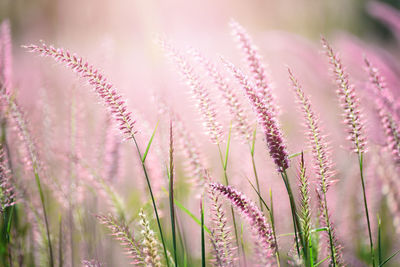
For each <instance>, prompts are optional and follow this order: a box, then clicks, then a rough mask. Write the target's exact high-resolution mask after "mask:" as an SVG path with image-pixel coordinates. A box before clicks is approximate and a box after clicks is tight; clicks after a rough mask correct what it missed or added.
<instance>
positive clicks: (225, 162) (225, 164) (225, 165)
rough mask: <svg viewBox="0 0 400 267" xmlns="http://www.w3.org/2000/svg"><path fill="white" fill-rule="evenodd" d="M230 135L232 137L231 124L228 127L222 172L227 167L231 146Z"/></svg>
mask: <svg viewBox="0 0 400 267" xmlns="http://www.w3.org/2000/svg"><path fill="white" fill-rule="evenodd" d="M231 135H232V123H231V124H230V126H229V133H228V142H227V143H226V151H225V160H224V171H226V168H227V167H228V156H229V147H230V144H231Z"/></svg>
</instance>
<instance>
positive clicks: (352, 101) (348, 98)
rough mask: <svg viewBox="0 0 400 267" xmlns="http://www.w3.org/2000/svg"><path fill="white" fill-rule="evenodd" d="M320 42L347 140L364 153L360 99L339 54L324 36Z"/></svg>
mask: <svg viewBox="0 0 400 267" xmlns="http://www.w3.org/2000/svg"><path fill="white" fill-rule="evenodd" d="M321 42H322V46H323V47H324V49H325V51H326V55H327V57H328V59H329V62H330V64H331V65H332V72H333V75H334V78H335V81H336V84H337V90H336V93H337V95H338V97H339V102H340V105H341V107H342V109H343V118H344V123H345V124H346V125H347V132H348V140H349V141H351V143H352V146H353V150H354V152H355V153H356V154H358V155H360V154H363V153H365V146H366V137H365V133H364V122H363V120H362V115H361V111H360V103H359V102H360V100H359V99H358V97H357V95H356V91H355V87H354V85H352V84H350V82H349V74H348V73H347V72H346V70H345V68H344V66H343V64H342V61H341V59H340V58H339V55H338V54H337V53H336V52H335V51H334V50H333V48H332V47H331V45H330V44H329V43H328V41H327V40H326V39H325V38H324V37H322V38H321Z"/></svg>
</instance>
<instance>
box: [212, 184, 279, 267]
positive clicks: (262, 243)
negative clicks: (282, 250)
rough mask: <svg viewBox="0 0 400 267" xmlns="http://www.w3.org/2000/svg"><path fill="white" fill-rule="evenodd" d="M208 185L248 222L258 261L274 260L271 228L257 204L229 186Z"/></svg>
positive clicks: (269, 261)
mask: <svg viewBox="0 0 400 267" xmlns="http://www.w3.org/2000/svg"><path fill="white" fill-rule="evenodd" d="M209 187H210V190H213V191H216V192H218V193H220V194H222V195H223V196H224V197H225V198H226V199H227V200H228V201H230V203H231V204H232V206H233V207H235V208H236V209H237V210H238V211H239V212H240V215H241V216H242V217H243V218H244V219H245V220H246V221H247V222H248V223H249V224H250V225H249V227H250V228H251V230H252V232H253V234H254V238H255V240H256V243H257V244H258V247H257V253H258V254H259V255H260V256H261V257H260V258H259V261H260V262H263V263H271V262H272V261H274V253H275V251H274V248H275V242H274V238H273V235H272V230H271V228H270V226H269V225H268V223H267V221H266V219H265V217H264V215H263V213H262V212H261V211H260V209H259V208H258V207H257V205H256V204H255V203H254V202H253V201H251V200H250V199H249V198H248V197H247V196H245V195H244V194H242V193H241V192H239V191H237V190H236V189H234V188H233V187H231V186H225V185H222V184H219V183H209Z"/></svg>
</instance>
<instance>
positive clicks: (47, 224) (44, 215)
mask: <svg viewBox="0 0 400 267" xmlns="http://www.w3.org/2000/svg"><path fill="white" fill-rule="evenodd" d="M33 172H34V174H35V180H36V185H37V187H38V191H39V196H40V202H41V203H42V210H43V217H44V223H45V225H46V235H47V244H48V246H49V260H50V263H49V264H50V266H51V267H53V266H54V259H53V247H52V245H51V239H50V229H49V220H48V218H47V212H46V206H45V200H44V193H43V190H42V185H41V183H40V177H39V173H38V171H37V165H36V163H33Z"/></svg>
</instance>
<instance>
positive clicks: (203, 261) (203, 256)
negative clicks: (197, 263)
mask: <svg viewBox="0 0 400 267" xmlns="http://www.w3.org/2000/svg"><path fill="white" fill-rule="evenodd" d="M200 217H201V266H202V267H206V244H205V242H206V241H205V236H204V210H203V197H201V199H200Z"/></svg>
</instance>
